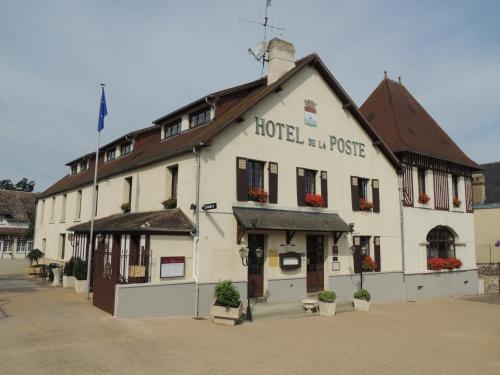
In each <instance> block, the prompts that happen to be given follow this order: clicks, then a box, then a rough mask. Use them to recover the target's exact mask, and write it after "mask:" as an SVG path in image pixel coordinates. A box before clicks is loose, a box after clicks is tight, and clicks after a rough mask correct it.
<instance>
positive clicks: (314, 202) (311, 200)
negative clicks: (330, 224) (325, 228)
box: [305, 193, 325, 207]
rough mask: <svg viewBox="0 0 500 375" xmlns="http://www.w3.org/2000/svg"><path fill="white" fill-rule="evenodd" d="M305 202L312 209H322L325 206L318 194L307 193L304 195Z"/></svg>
mask: <svg viewBox="0 0 500 375" xmlns="http://www.w3.org/2000/svg"><path fill="white" fill-rule="evenodd" d="M305 201H306V204H307V205H308V206H312V207H323V206H324V205H325V201H324V200H323V197H322V196H321V195H319V194H312V193H308V194H306V198H305Z"/></svg>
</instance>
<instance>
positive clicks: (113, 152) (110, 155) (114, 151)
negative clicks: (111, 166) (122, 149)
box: [106, 148, 116, 161]
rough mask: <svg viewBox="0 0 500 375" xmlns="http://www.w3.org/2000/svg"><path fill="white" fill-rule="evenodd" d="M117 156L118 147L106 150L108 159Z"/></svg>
mask: <svg viewBox="0 0 500 375" xmlns="http://www.w3.org/2000/svg"><path fill="white" fill-rule="evenodd" d="M115 158H116V149H114V148H113V149H111V150H108V151H106V160H107V161H111V160H115Z"/></svg>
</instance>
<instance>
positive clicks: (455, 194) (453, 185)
mask: <svg viewBox="0 0 500 375" xmlns="http://www.w3.org/2000/svg"><path fill="white" fill-rule="evenodd" d="M451 189H452V192H453V198H454V199H458V176H456V175H453V176H451Z"/></svg>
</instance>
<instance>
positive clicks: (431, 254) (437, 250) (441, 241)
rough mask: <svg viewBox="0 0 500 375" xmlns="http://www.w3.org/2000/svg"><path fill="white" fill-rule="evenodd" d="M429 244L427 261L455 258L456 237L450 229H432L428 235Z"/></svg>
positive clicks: (440, 227) (439, 227)
mask: <svg viewBox="0 0 500 375" xmlns="http://www.w3.org/2000/svg"><path fill="white" fill-rule="evenodd" d="M427 242H428V243H429V244H428V245H427V259H431V258H454V257H455V237H454V236H453V233H451V231H450V230H449V229H448V228H445V227H442V226H438V227H436V228H434V229H432V230H431V231H430V232H429V233H428V234H427Z"/></svg>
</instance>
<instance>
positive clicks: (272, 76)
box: [267, 38, 295, 85]
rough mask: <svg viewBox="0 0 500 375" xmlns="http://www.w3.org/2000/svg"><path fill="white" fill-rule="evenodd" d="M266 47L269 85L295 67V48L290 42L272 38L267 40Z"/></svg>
mask: <svg viewBox="0 0 500 375" xmlns="http://www.w3.org/2000/svg"><path fill="white" fill-rule="evenodd" d="M267 49H268V51H269V62H268V65H267V84H268V85H270V84H271V83H273V82H276V81H277V80H278V79H280V78H281V76H282V75H283V74H285V73H286V72H288V71H289V70H291V69H293V68H294V67H295V48H294V47H293V44H292V43H289V42H286V41H284V40H281V39H278V38H273V39H271V40H270V41H269V44H268V46H267Z"/></svg>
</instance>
